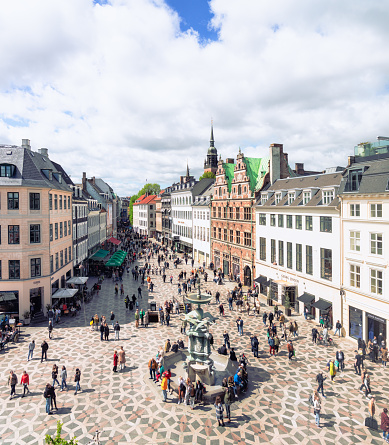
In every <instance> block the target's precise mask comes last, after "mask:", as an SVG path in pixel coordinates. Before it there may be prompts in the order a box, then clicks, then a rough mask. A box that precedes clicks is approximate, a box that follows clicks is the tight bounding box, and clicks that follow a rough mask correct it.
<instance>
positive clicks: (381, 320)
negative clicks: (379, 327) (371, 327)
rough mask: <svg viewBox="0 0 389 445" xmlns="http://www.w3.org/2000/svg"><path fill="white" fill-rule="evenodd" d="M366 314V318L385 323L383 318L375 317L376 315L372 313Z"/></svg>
mask: <svg viewBox="0 0 389 445" xmlns="http://www.w3.org/2000/svg"><path fill="white" fill-rule="evenodd" d="M366 315H367V318H371V319H372V320H375V321H378V322H380V323H384V324H385V323H386V320H385V319H383V318H380V317H377V316H376V315H373V314H366Z"/></svg>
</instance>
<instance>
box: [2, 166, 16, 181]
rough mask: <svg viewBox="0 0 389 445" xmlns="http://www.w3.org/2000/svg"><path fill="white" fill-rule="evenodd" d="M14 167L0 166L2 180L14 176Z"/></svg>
mask: <svg viewBox="0 0 389 445" xmlns="http://www.w3.org/2000/svg"><path fill="white" fill-rule="evenodd" d="M15 170H16V167H15V166H14V165H12V164H1V165H0V176H1V177H2V178H11V177H12V176H13V175H14V174H15Z"/></svg>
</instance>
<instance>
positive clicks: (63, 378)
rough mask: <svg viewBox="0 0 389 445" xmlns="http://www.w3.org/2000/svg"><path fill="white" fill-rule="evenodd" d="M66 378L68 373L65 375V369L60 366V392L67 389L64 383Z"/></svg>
mask: <svg viewBox="0 0 389 445" xmlns="http://www.w3.org/2000/svg"><path fill="white" fill-rule="evenodd" d="M67 378H68V373H67V371H66V367H65V365H64V366H62V369H61V389H60V391H63V390H64V389H65V388H66V390H67V389H68V385H67V383H66V380H67Z"/></svg>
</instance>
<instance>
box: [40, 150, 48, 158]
mask: <svg viewBox="0 0 389 445" xmlns="http://www.w3.org/2000/svg"><path fill="white" fill-rule="evenodd" d="M38 153H40V154H41V155H42V156H46V157H49V150H48V149H47V148H39V149H38Z"/></svg>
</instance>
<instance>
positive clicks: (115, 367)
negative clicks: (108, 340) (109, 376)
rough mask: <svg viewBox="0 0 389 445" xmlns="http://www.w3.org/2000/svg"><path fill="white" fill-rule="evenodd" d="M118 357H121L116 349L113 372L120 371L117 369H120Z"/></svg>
mask: <svg viewBox="0 0 389 445" xmlns="http://www.w3.org/2000/svg"><path fill="white" fill-rule="evenodd" d="M118 359H119V357H118V353H117V351H115V352H114V353H113V369H112V371H113V372H118V371H117V369H118Z"/></svg>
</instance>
